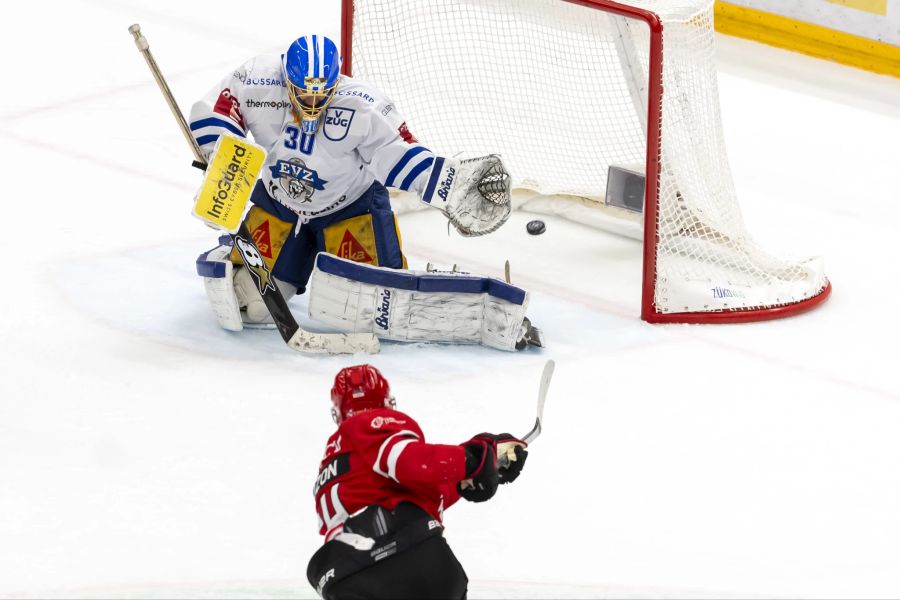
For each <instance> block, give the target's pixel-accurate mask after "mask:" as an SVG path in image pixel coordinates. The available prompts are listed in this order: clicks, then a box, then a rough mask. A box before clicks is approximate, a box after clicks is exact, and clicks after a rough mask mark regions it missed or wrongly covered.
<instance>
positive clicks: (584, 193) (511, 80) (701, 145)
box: [345, 0, 828, 320]
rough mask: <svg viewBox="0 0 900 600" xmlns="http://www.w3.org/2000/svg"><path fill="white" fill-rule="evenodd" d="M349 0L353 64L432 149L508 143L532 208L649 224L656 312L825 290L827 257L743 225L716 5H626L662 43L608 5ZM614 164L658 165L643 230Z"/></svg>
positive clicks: (508, 157) (647, 310) (649, 169)
mask: <svg viewBox="0 0 900 600" xmlns="http://www.w3.org/2000/svg"><path fill="white" fill-rule="evenodd" d="M345 1H346V2H352V5H353V11H354V12H353V18H352V54H351V55H350V58H351V60H352V74H353V75H354V76H356V77H359V78H361V79H365V80H367V81H369V82H371V83H373V84H375V85H376V86H378V87H379V88H381V89H382V90H384V92H385V93H387V95H388V96H389V97H391V98H393V99H394V100H395V101H397V102H398V104H399V105H400V106H401V107H402V112H403V114H404V115H405V116H406V117H407V120H408V122H409V125H410V128H411V129H412V130H413V131H415V132H416V135H417V136H418V137H419V138H420V139H421V140H423V141H424V142H425V143H427V145H428V146H429V147H430V148H431V149H432V150H434V151H435V152H438V153H443V154H448V155H456V154H458V153H460V152H462V153H463V154H464V155H467V156H477V155H483V154H489V153H498V154H500V155H501V156H503V158H504V160H505V161H506V162H507V164H508V166H509V169H510V172H511V174H512V176H513V179H514V185H515V186H516V187H519V188H525V189H528V190H532V191H534V192H536V193H538V194H541V195H543V196H544V201H536V202H531V203H530V204H529V206H528V209H531V210H546V211H551V212H560V213H564V214H568V215H569V216H572V217H573V218H575V219H578V220H580V221H582V222H586V223H593V224H597V225H598V226H601V227H604V228H607V229H610V230H613V231H617V232H620V233H622V232H624V233H628V232H629V231H631V232H632V233H634V232H637V236H640V235H641V233H643V237H644V239H645V243H646V244H649V245H650V246H651V247H652V248H651V249H652V251H651V252H649V253H648V258H647V259H646V260H645V284H644V288H645V289H644V298H643V315H644V318H648V319H650V320H669V319H667V318H666V315H670V316H671V315H678V314H684V313H695V314H697V313H699V314H706V315H715V314H716V313H719V314H720V315H721V313H724V312H732V311H742V312H745V314H746V315H749V314H750V313H748V312H746V311H770V310H771V309H777V310H776V312H777V311H782V312H784V307H786V306H790V305H796V304H798V303H804V301H808V300H810V299H812V298H814V297H816V296H817V295H819V294H821V293H822V292H823V291H824V290H826V288H827V285H828V282H827V279H826V278H825V275H824V271H823V267H822V263H821V261H820V260H819V259H808V260H802V261H787V260H782V259H780V258H777V257H774V256H771V255H769V254H767V253H765V252H764V251H762V250H761V249H760V248H759V247H758V246H757V245H756V244H755V243H754V242H753V241H752V240H751V239H750V237H749V235H748V233H747V231H746V229H745V227H744V223H743V220H742V217H741V213H740V209H739V206H738V203H737V199H736V196H735V191H734V186H733V183H732V179H731V173H730V171H729V167H728V161H727V156H726V152H725V147H724V142H723V134H722V128H721V124H720V114H719V100H718V88H717V81H716V71H715V65H714V42H715V39H714V32H713V0H631V1H629V2H627V3H625V4H628V5H630V6H633V7H636V8H638V9H646V10H648V11H652V12H653V13H655V14H656V15H658V17H659V20H660V22H661V25H662V37H661V47H659V46H656V45H654V44H653V43H652V42H651V40H652V38H653V36H652V34H651V27H650V26H648V24H647V23H646V22H644V21H642V20H640V19H638V18H634V16H633V15H628V16H624V15H619V14H615V12H613V11H616V10H617V9H615V8H614V7H615V6H616V3H612V2H606V1H604V0H593V1H591V0H585V1H583V2H581V3H579V4H576V3H572V2H568V1H565V0H345ZM585 4H590V6H586V5H585ZM610 7H613V8H610ZM345 45H346V41H345ZM345 52H346V48H345ZM654 73H655V74H657V75H658V77H659V79H657V80H655V81H651V76H652V75H653V74H654ZM658 83H659V84H661V87H660V86H659V85H657V84H658ZM648 155H649V156H651V157H658V163H659V168H658V170H659V174H658V179H655V178H654V177H653V173H654V170H655V168H656V167H655V166H654V165H653V161H652V160H651V161H649V163H648ZM610 167H614V168H619V169H624V170H626V171H628V172H632V173H640V174H645V175H648V177H647V189H648V194H647V196H648V197H647V202H646V203H645V206H644V211H645V212H646V213H647V214H649V215H650V216H651V217H652V216H653V215H655V218H652V219H651V220H650V223H649V224H648V226H647V227H646V230H644V231H642V229H644V228H643V227H642V226H641V221H640V215H639V213H635V212H633V211H629V210H626V209H625V208H622V207H617V206H610V205H609V204H610V203H612V204H619V205H620V204H621V202H616V201H615V200H616V199H615V198H613V197H610V196H611V194H610V195H608V194H607V184H608V174H609V169H610ZM656 181H658V186H657V185H656ZM566 197H579V198H587V199H590V200H589V201H584V200H580V201H577V202H567V201H566V200H565V199H564V198H566ZM765 316H766V315H765V314H764V312H760V313H758V316H757V317H756V318H765ZM671 320H686V319H678V318H674V317H673V318H672V319H671Z"/></svg>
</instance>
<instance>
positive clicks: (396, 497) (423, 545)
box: [307, 365, 528, 600]
mask: <svg viewBox="0 0 900 600" xmlns="http://www.w3.org/2000/svg"><path fill="white" fill-rule="evenodd" d="M331 400H332V402H333V404H334V406H333V408H332V415H333V417H334V420H335V422H336V423H337V424H338V429H337V431H335V432H334V433H333V434H332V435H331V437H330V438H329V439H328V443H327V444H326V446H325V456H324V457H323V458H322V462H321V465H320V468H319V476H318V479H317V480H316V484H315V487H314V489H313V493H314V495H315V499H316V511H317V512H318V514H319V533H321V534H322V535H324V536H325V545H324V546H322V548H320V549H319V551H318V552H316V554H315V555H314V556H313V557H312V559H311V560H310V562H309V567H308V568H307V578H308V579H309V582H310V584H312V586H313V587H315V588H316V590H317V591H318V592H319V594H320V595H321V596H322V597H323V598H326V599H327V600H332V599H333V600H340V599H344V598H354V599H357V598H359V599H362V598H393V599H401V598H410V599H412V598H416V599H422V600H424V599H429V598H446V599H451V598H452V599H461V598H465V597H466V586H467V584H468V578H467V577H466V573H465V571H464V570H463V568H462V566H461V565H460V564H459V561H457V560H456V557H455V556H454V555H453V552H452V551H451V550H450V547H449V546H448V545H447V542H446V540H445V539H444V538H443V524H442V520H443V512H444V510H446V509H447V508H449V507H450V506H452V505H453V504H454V503H455V502H456V501H457V500H459V499H460V498H464V499H466V500H468V501H470V502H484V501H486V500H489V499H490V498H491V497H492V496H493V495H494V493H495V492H496V491H497V486H498V484H501V483H510V482H512V481H514V480H515V479H516V478H517V477H518V476H519V473H520V472H521V471H522V467H523V466H524V464H525V459H526V457H527V455H528V453H527V451H526V450H525V442H523V441H522V440H519V439H517V438H515V437H513V436H511V435H509V434H500V435H493V434H489V433H481V434H478V435H476V436H474V437H473V438H472V439H470V440H469V441H467V442H464V443H462V444H459V445H443V444H429V443H426V442H425V435H424V434H423V433H422V430H421V429H420V428H419V425H418V424H417V423H416V422H415V420H413V419H412V417H410V416H409V415H406V414H404V413H402V412H400V411H398V410H396V409H395V408H394V406H395V404H394V398H393V396H392V395H391V392H390V387H389V386H388V382H387V380H385V378H384V377H383V376H382V375H381V373H380V372H379V371H378V369H376V368H375V367H373V366H371V365H357V366H353V367H347V368H345V369H342V370H341V371H340V372H339V373H338V374H337V376H336V377H335V380H334V387H333V388H332V390H331ZM498 446H501V449H509V452H508V453H506V455H507V456H508V457H509V461H504V466H501V467H498V463H497V455H498Z"/></svg>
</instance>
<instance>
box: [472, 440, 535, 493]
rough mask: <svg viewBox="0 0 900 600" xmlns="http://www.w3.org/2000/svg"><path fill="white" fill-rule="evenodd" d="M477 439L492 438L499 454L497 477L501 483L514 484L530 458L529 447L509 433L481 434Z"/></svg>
mask: <svg viewBox="0 0 900 600" xmlns="http://www.w3.org/2000/svg"><path fill="white" fill-rule="evenodd" d="M475 437H476V438H490V439H492V440H494V445H495V447H496V452H497V477H498V478H499V480H500V483H512V482H513V481H515V480H516V477H518V476H519V473H521V472H522V468H523V467H524V466H525V459H527V458H528V450H526V449H525V447H526V446H527V445H528V444H526V443H525V442H523V441H522V440H520V439H519V438H517V437H514V436H512V435H510V434H508V433H500V434H493V433H480V434H478V435H477V436H475Z"/></svg>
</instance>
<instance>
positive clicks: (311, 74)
mask: <svg viewBox="0 0 900 600" xmlns="http://www.w3.org/2000/svg"><path fill="white" fill-rule="evenodd" d="M281 64H282V68H283V69H284V76H285V84H286V85H287V88H288V97H289V98H290V101H291V104H292V105H293V107H294V110H296V111H297V114H298V115H300V123H301V128H302V129H303V133H305V134H307V135H313V134H314V133H316V131H317V130H318V129H319V122H320V120H321V116H322V113H323V112H324V111H325V109H326V108H327V107H328V104H329V103H330V102H331V100H332V99H333V98H334V91H335V89H336V88H337V84H338V77H339V76H340V73H341V55H340V53H339V52H338V49H337V46H336V45H335V43H334V42H333V41H331V40H330V39H329V38H327V37H325V36H324V35H306V36H303V37H301V38H297V39H296V40H295V41H294V43H293V44H291V45H290V47H289V48H288V49H287V52H285V53H284V54H282V55H281Z"/></svg>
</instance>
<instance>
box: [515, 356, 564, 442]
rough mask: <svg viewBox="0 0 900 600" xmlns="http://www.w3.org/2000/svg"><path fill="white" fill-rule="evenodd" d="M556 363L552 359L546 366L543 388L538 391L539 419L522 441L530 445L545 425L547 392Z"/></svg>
mask: <svg viewBox="0 0 900 600" xmlns="http://www.w3.org/2000/svg"><path fill="white" fill-rule="evenodd" d="M555 368H556V363H555V362H554V361H553V360H552V359H550V360H548V361H547V362H546V364H544V372H543V373H542V374H541V387H540V388H539V389H538V403H537V417H536V418H535V419H534V427H533V428H532V429H531V431H529V432H528V433H527V434H525V437H523V438H522V441H523V442H525V443H526V444H530V443H531V442H533V441H534V439H535V438H536V437H537V436H539V435H540V434H541V429H543V425H544V404H546V402H547V390H549V389H550V380H551V379H552V378H553V370H554V369H555Z"/></svg>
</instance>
